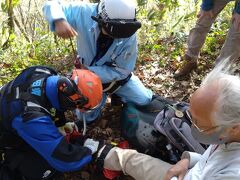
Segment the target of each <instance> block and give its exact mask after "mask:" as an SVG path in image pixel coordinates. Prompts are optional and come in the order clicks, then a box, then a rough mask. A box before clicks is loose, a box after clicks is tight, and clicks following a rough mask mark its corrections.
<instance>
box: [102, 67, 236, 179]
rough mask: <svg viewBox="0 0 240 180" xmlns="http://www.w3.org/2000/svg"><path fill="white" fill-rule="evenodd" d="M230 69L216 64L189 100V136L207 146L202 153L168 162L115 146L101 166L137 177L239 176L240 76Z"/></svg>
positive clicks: (192, 153)
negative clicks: (175, 161)
mask: <svg viewBox="0 0 240 180" xmlns="http://www.w3.org/2000/svg"><path fill="white" fill-rule="evenodd" d="M223 69H224V70H223ZM226 69H228V70H226ZM229 72H230V70H229V68H226V66H224V65H219V66H217V67H216V68H215V69H214V70H213V71H212V72H211V73H210V74H208V76H207V77H206V78H205V80H204V81H203V83H202V85H201V86H200V88H199V89H198V90H196V91H195V92H194V94H193V95H192V97H191V99H190V108H189V113H188V115H189V116H191V121H192V127H191V129H192V135H193V137H194V138H195V139H196V140H198V141H199V142H200V143H203V144H207V145H210V146H209V147H208V148H207V149H206V151H205V152H204V153H203V154H202V155H201V154H198V153H194V152H184V153H183V155H182V160H180V161H179V162H178V163H177V164H175V165H170V164H168V163H166V162H164V161H162V160H160V159H157V158H153V157H150V156H148V155H145V154H141V153H138V152H137V151H135V150H126V149H125V150H124V149H120V148H116V147H115V148H112V149H111V150H110V151H109V153H106V150H105V149H106V148H105V149H103V152H104V153H105V154H106V157H105V159H104V168H105V169H110V170H118V171H123V173H124V174H127V175H130V176H132V177H134V178H135V179H137V180H160V179H164V180H168V179H172V178H173V177H175V179H180V180H182V179H184V180H200V179H201V180H205V179H208V180H209V179H214V180H216V179H229V180H230V179H231V180H233V179H239V177H240V78H239V77H237V76H234V75H230V74H229ZM100 152H101V151H100ZM99 154H100V157H101V158H102V157H103V156H102V154H101V153H99Z"/></svg>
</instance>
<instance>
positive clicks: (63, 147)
mask: <svg viewBox="0 0 240 180" xmlns="http://www.w3.org/2000/svg"><path fill="white" fill-rule="evenodd" d="M101 100H102V82H101V80H100V78H99V77H98V76H97V75H96V74H94V73H93V72H91V71H89V70H73V72H72V76H71V78H68V77H65V76H61V75H59V74H57V73H56V71H55V70H53V69H51V68H49V67H44V66H33V67H29V68H27V69H25V70H24V71H22V73H20V74H19V75H18V76H17V77H16V78H15V79H14V80H12V81H10V82H9V83H7V84H5V85H4V86H2V87H1V88H0V103H1V104H0V150H1V151H0V152H1V154H2V156H1V161H2V162H1V167H0V168H2V167H4V168H7V171H8V172H10V173H9V176H14V177H12V179H23V178H24V179H49V178H51V177H53V176H54V175H55V174H58V173H59V172H66V171H75V170H79V169H80V168H82V167H83V166H84V165H86V164H87V163H89V162H90V161H91V160H92V154H93V153H95V152H96V151H97V148H98V145H99V142H98V141H94V140H93V139H87V140H85V141H84V140H83V138H82V136H79V134H80V133H79V132H78V127H77V126H76V125H75V123H74V122H67V121H66V119H65V116H64V112H65V111H66V110H74V109H76V108H78V109H80V111H86V110H91V109H94V108H95V107H97V106H98V105H99V104H100V102H101ZM53 110H54V111H53ZM53 112H55V113H53ZM71 133H75V135H77V136H75V138H74V139H72V138H71V136H69V135H71ZM33 163H34V165H33Z"/></svg>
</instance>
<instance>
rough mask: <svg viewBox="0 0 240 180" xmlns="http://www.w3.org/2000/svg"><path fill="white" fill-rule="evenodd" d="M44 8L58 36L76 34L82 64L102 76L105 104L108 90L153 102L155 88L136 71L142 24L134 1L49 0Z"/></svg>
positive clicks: (91, 115)
mask: <svg viewBox="0 0 240 180" xmlns="http://www.w3.org/2000/svg"><path fill="white" fill-rule="evenodd" d="M43 12H44V15H45V17H46V19H47V21H48V23H49V25H50V28H51V30H52V31H54V32H55V33H56V34H57V35H58V36H59V37H62V38H72V37H75V36H77V52H78V56H79V60H80V63H81V65H80V67H81V68H87V69H89V70H91V71H93V72H95V73H96V74H97V75H98V76H99V77H100V78H101V80H102V83H103V87H104V97H105V98H103V101H102V106H103V105H104V104H105V100H106V94H114V95H117V96H119V97H120V98H121V101H122V102H132V103H135V104H137V105H146V104H148V103H150V102H151V100H152V95H153V93H152V91H151V90H149V89H147V88H146V87H144V85H143V84H142V82H141V81H140V80H139V78H138V77H137V76H135V75H134V74H133V70H134V68H135V64H136V59H137V39H136V31H137V30H138V29H139V28H140V27H141V23H140V22H139V21H137V20H136V5H135V3H134V2H133V1H131V0H101V1H100V2H99V3H98V4H97V3H86V2H71V3H66V4H65V3H63V2H62V1H59V0H57V1H47V2H46V4H45V5H44V7H43ZM102 106H101V107H102ZM101 107H99V108H98V109H97V110H96V111H94V112H91V113H88V114H87V115H86V120H87V121H88V122H89V121H93V120H94V119H96V118H97V116H98V115H99V112H100V109H101Z"/></svg>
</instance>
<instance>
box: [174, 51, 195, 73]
mask: <svg viewBox="0 0 240 180" xmlns="http://www.w3.org/2000/svg"><path fill="white" fill-rule="evenodd" d="M196 68H197V59H193V58H191V57H190V56H188V55H185V56H184V62H183V64H182V65H181V67H180V68H179V69H178V70H177V71H176V72H175V73H174V78H181V77H184V76H186V75H188V74H189V73H190V72H191V71H192V70H194V69H196Z"/></svg>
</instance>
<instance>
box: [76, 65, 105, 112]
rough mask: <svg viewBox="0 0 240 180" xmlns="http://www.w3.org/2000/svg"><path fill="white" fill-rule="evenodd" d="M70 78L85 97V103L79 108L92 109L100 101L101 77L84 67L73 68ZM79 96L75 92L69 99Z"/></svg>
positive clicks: (101, 90)
mask: <svg viewBox="0 0 240 180" xmlns="http://www.w3.org/2000/svg"><path fill="white" fill-rule="evenodd" d="M71 79H72V80H73V81H74V82H75V83H76V85H77V87H78V90H79V91H80V93H81V95H82V96H83V97H85V98H86V99H87V102H86V104H85V105H84V106H83V107H78V108H79V109H85V110H89V109H94V108H96V107H97V106H98V105H99V104H100V103H101V101H102V94H103V88H102V82H101V79H100V78H99V77H98V76H97V75H96V74H95V73H93V72H91V71H89V70H85V69H74V70H73V71H72V77H71ZM77 98H79V95H78V94H75V95H73V96H72V97H71V99H73V100H74V99H77Z"/></svg>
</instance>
